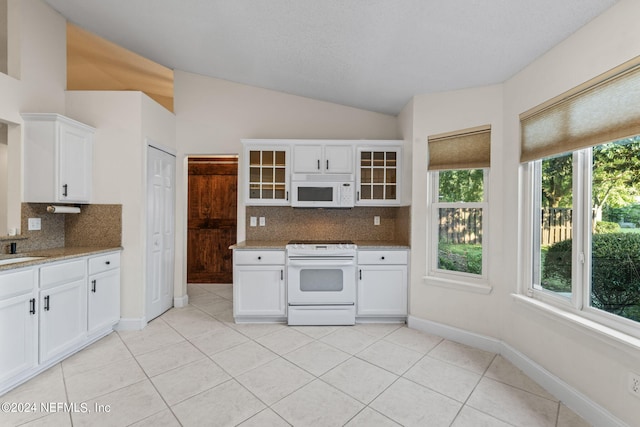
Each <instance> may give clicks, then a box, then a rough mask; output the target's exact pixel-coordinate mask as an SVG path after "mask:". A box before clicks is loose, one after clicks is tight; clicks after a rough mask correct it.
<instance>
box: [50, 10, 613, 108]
mask: <svg viewBox="0 0 640 427" xmlns="http://www.w3.org/2000/svg"><path fill="white" fill-rule="evenodd" d="M45 1H46V2H47V3H49V4H50V5H51V6H52V7H54V8H55V9H56V10H58V11H59V12H60V13H61V14H62V15H64V16H65V17H66V18H67V19H68V20H69V21H71V22H72V23H74V24H76V25H78V26H80V27H82V28H84V29H87V30H89V31H91V32H93V33H95V34H97V35H99V36H101V37H104V38H106V39H107V40H110V41H111V42H114V43H116V44H118V45H120V46H123V47H125V48H127V49H130V50H132V51H133V52H136V53H138V54H140V55H142V56H144V57H146V58H149V59H151V60H153V61H155V62H157V63H159V64H162V65H164V66H166V67H169V68H172V69H178V70H183V71H188V72H192V73H198V74H202V75H206V76H211V77H217V78H221V79H226V80H230V81H234V82H238V83H244V84H249V85H254V86H259V87H263V88H268V89H274V90H278V91H282V92H286V93H290V94H296V95H301V96H306V97H310V98H315V99H320V100H325V101H330V102H335V103H339V104H343V105H349V106H353V107H357V108H363V109H367V110H372V111H378V112H382V113H388V114H397V113H398V112H399V111H400V110H401V109H402V107H403V106H404V105H405V104H406V103H407V102H408V101H409V99H411V97H412V96H414V95H416V94H424V93H431V92H440V91H448V90H455V89H462V88H468V87H474V86H482V85H489V84H496V83H501V82H503V81H505V80H507V79H509V78H510V77H511V76H513V75H514V74H516V73H517V72H518V71H520V70H521V69H523V68H524V67H525V66H526V65H528V64H529V63H531V62H532V61H534V60H535V59H536V58H538V57H539V56H541V55H542V54H544V53H545V52H546V51H548V50H549V49H551V48H552V47H553V46H555V45H557V44H558V43H560V42H562V40H564V39H566V38H567V37H568V36H569V35H571V34H572V33H573V32H575V31H576V30H578V29H579V28H580V27H582V26H583V25H585V24H586V23H588V22H589V21H591V20H592V19H593V18H595V17H596V16H597V15H599V14H601V13H603V12H604V11H605V10H606V9H608V8H609V7H611V6H612V5H613V4H615V3H616V2H617V0H562V1H558V0H446V1H443V0H262V1H256V0H108V1H105V0H45Z"/></svg>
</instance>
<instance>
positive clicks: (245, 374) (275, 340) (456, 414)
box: [0, 285, 588, 427]
mask: <svg viewBox="0 0 640 427" xmlns="http://www.w3.org/2000/svg"><path fill="white" fill-rule="evenodd" d="M189 295H190V305H189V306H188V307H186V308H182V309H172V310H170V311H168V312H167V313H165V314H164V315H162V316H161V317H159V318H158V319H155V320H154V321H152V322H150V323H149V325H148V326H147V328H145V329H144V330H143V331H135V332H119V333H112V334H110V335H108V336H107V337H105V338H103V339H101V340H100V341H98V342H96V343H94V344H93V345H91V346H89V347H87V348H86V349H84V350H83V351H81V352H79V353H77V354H76V355H74V356H72V357H70V358H68V359H67V360H65V361H63V362H62V363H60V364H58V365H56V366H54V367H52V368H51V369H49V370H47V371H46V372H44V373H42V374H41V375H39V376H37V377H36V378H34V379H32V380H31V381H29V382H27V383H25V384H24V385H22V386H20V387H18V388H16V389H14V390H13V391H11V392H9V393H7V394H6V395H4V396H2V397H0V401H1V402H21V403H26V402H33V403H36V404H37V405H36V406H38V408H37V410H36V411H35V412H30V413H20V414H16V413H3V412H0V425H1V426H13V425H24V426H70V425H73V426H155V427H161V426H180V425H183V426H236V425H241V426H245V427H246V426H260V427H266V426H287V425H294V426H314V427H316V426H343V425H346V426H350V427H352V426H367V427H372V426H397V425H404V426H453V427H464V426H470V427H478V426H496V427H497V426H586V425H588V424H587V423H585V422H584V420H582V419H581V418H580V417H578V416H577V415H576V414H574V413H573V412H572V411H571V410H569V409H568V408H567V407H566V406H564V405H563V404H562V403H561V402H558V401H557V400H556V399H555V398H554V397H553V396H551V395H550V394H549V393H547V392H546V391H545V390H544V389H543V388H541V387H540V386H538V385H537V384H536V383H535V382H533V381H532V380H531V379H529V378H528V377H526V376H525V375H524V374H523V373H522V372H521V371H519V370H518V369H517V368H515V367H514V366H513V365H512V364H511V363H509V362H508V361H506V360H505V359H503V358H502V357H500V356H499V355H495V354H492V353H487V352H485V351H482V350H478V349H474V348H471V347H467V346H464V345H461V344H457V343H455V342H452V341H448V340H444V339H442V338H440V337H436V336H432V335H427V334H424V333H421V332H418V331H415V330H412V329H409V328H407V327H406V326H402V325H388V324H375V325H356V326H352V327H324V326H315V327H287V326H284V325H273V324H271V325H265V324H259V325H258V324H251V325H249V324H244V325H237V324H235V323H233V320H232V310H231V308H232V306H231V298H232V291H231V286H230V285H189ZM42 402H51V403H53V404H54V407H55V404H58V403H63V402H68V403H71V404H75V405H76V411H65V410H64V408H61V410H60V411H59V412H53V411H49V412H46V411H44V412H43V411H41V410H40V403H42ZM85 409H86V410H88V411H89V412H88V413H84V412H85Z"/></svg>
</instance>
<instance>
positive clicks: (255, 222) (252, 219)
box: [249, 216, 258, 227]
mask: <svg viewBox="0 0 640 427" xmlns="http://www.w3.org/2000/svg"><path fill="white" fill-rule="evenodd" d="M256 225H258V218H256V217H255V216H252V217H249V227H255V226H256Z"/></svg>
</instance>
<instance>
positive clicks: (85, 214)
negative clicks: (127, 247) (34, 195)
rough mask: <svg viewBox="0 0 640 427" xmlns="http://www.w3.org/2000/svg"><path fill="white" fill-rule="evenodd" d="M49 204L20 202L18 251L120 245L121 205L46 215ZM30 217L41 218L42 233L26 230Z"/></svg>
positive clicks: (82, 208)
mask: <svg viewBox="0 0 640 427" xmlns="http://www.w3.org/2000/svg"><path fill="white" fill-rule="evenodd" d="M50 205H51V203H23V204H22V218H21V221H20V230H21V236H22V237H26V239H24V240H20V241H19V243H18V245H19V247H18V252H27V251H34V250H41V249H53V248H60V247H81V246H92V247H106V246H108V247H115V246H121V245H122V205H81V206H80V213H79V214H53V213H49V212H47V206H50ZM29 218H40V219H41V230H36V231H29V227H28V220H29Z"/></svg>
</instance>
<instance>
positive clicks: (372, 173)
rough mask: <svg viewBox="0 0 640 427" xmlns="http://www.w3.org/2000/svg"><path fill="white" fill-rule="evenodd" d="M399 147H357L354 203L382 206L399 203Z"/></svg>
mask: <svg viewBox="0 0 640 427" xmlns="http://www.w3.org/2000/svg"><path fill="white" fill-rule="evenodd" d="M400 153H401V150H400V149H399V148H385V147H379V148H359V149H358V169H357V176H356V180H357V183H356V192H357V194H356V204H357V205H369V206H384V205H398V204H400V177H401V169H400Z"/></svg>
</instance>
